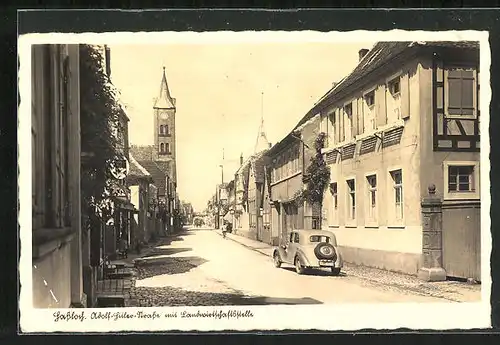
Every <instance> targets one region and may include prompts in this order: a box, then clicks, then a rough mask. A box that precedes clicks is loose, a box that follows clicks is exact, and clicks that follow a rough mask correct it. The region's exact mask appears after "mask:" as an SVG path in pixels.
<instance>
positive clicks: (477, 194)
mask: <svg viewBox="0 0 500 345" xmlns="http://www.w3.org/2000/svg"><path fill="white" fill-rule="evenodd" d="M454 166H458V167H460V166H472V167H473V171H472V173H473V178H472V179H473V181H472V183H473V184H474V186H473V187H474V190H473V191H458V192H449V191H448V183H449V175H448V174H449V168H450V167H454ZM480 176H481V172H480V162H479V161H444V162H443V199H444V200H480V199H481V191H480Z"/></svg>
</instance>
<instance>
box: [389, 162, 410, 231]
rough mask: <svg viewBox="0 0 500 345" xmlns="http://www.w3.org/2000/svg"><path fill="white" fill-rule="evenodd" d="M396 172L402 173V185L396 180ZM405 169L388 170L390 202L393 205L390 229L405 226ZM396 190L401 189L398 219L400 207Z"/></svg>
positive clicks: (393, 168)
mask: <svg viewBox="0 0 500 345" xmlns="http://www.w3.org/2000/svg"><path fill="white" fill-rule="evenodd" d="M396 172H400V174H401V183H400V184H397V183H396V182H395V180H394V174H395V173H396ZM403 173H404V169H403V168H402V167H391V168H389V169H388V176H387V177H388V179H389V183H387V187H388V202H389V204H390V205H391V208H390V210H391V211H390V212H389V224H390V225H389V227H391V226H393V227H400V226H404V221H405V214H406V212H405V191H404V187H405V183H404V175H403ZM396 189H400V191H401V192H400V194H401V196H400V204H401V205H400V212H399V216H400V217H398V207H397V202H396Z"/></svg>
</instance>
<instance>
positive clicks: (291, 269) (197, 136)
mask: <svg viewBox="0 0 500 345" xmlns="http://www.w3.org/2000/svg"><path fill="white" fill-rule="evenodd" d="M19 59H20V70H19V88H20V108H19V191H20V197H19V199H20V200H19V202H20V213H19V222H20V240H21V247H20V248H21V249H20V250H21V253H20V266H19V271H20V283H21V290H20V300H19V306H20V326H21V330H22V331H23V332H55V331H62V332H113V331H117V332H118V331H166V330H168V331H171V330H174V331H222V330H227V331H230V330H237V331H242V330H245V331H251V330H330V331H335V330H349V331H351V330H360V329H396V328H409V329H416V330H418V329H434V330H443V329H471V328H484V327H490V285H491V278H490V259H489V256H490V252H491V235H490V218H489V210H490V192H489V189H490V179H489V170H490V167H489V159H488V156H489V141H488V135H487V133H488V126H489V116H490V114H489V103H490V97H491V90H490V82H489V79H490V74H489V73H490V72H489V71H490V63H491V61H490V48H489V44H488V33H487V32H478V31H448V32H424V31H400V30H395V31H388V32H375V31H373V32H370V31H354V32H328V33H321V32H312V31H301V32H299V31H297V32H250V31H249V32H204V33H195V32H161V33H159V32H157V33H146V32H143V33H106V34H93V33H88V34H63V33H53V34H29V35H23V36H20V38H19ZM485 133H486V135H481V134H485Z"/></svg>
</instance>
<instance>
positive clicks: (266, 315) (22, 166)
mask: <svg viewBox="0 0 500 345" xmlns="http://www.w3.org/2000/svg"><path fill="white" fill-rule="evenodd" d="M397 40H405V41H458V40H474V41H480V68H481V81H480V83H481V95H480V97H481V98H480V101H481V109H483V114H484V115H483V116H482V117H481V133H482V136H481V194H482V195H481V204H482V205H481V248H482V250H481V276H482V277H483V279H482V285H481V297H482V298H481V302H479V303H429V304H421V303H420V304H417V303H403V304H399V303H394V304H392V303H385V304H382V303H379V304H335V305H295V306H252V307H247V306H234V307H231V306H225V307H171V308H170V307H165V308H106V309H64V310H63V309H56V310H51V309H34V308H32V292H31V286H32V277H31V274H32V268H31V266H32V262H31V255H32V248H31V228H32V223H31V209H32V207H31V139H30V128H31V116H30V115H29V114H30V111H31V108H30V104H31V99H30V93H31V92H30V91H31V85H30V75H31V63H30V54H31V50H30V46H31V45H32V44H58V43H59V44H71V43H73V44H77V43H92V44H104V43H105V44H120V43H124V44H125V43H126V44H176V43H177V44H180V43H182V44H228V43H248V44H251V43H264V42H268V43H276V42H289V43H291V42H298V41H300V42H313V41H314V42H332V43H341V42H354V41H363V42H364V41H397ZM18 48H19V61H20V69H19V92H20V107H19V117H18V118H19V127H18V135H19V139H18V149H19V150H18V152H19V155H18V162H19V163H18V164H19V171H18V173H19V175H18V176H19V184H18V190H19V225H20V234H19V235H20V242H21V246H20V254H21V256H20V262H19V274H20V283H21V290H20V299H19V308H20V326H21V330H22V331H23V332H53V331H62V332H110V331H166V330H180V331H220V330H240V331H245V330H247V331H248V330H285V329H289V330H301V329H302V330H305V329H317V330H358V329H396V328H410V329H436V330H444V329H471V328H484V327H490V323H491V320H490V310H491V308H490V291H491V277H490V254H491V233H490V225H491V224H490V217H489V213H490V205H491V196H490V190H489V189H490V176H489V174H490V162H489V147H490V143H489V135H488V132H489V131H488V129H489V111H488V112H487V111H486V109H488V110H489V103H490V100H491V88H490V83H489V80H490V64H491V57H490V56H491V53H490V47H489V42H488V32H485V31H482V32H480V31H440V32H426V31H405V30H391V31H385V32H381V31H364V30H358V31H351V32H329V33H322V32H315V31H296V32H286V31H276V32H269V31H258V32H256V31H245V32H230V31H224V32H203V33H196V32H154V33H146V32H140V33H129V32H122V33H81V34H72V33H49V34H26V35H22V36H20V37H19V41H18ZM485 115H488V116H485ZM28 168H29V169H28ZM139 310H142V311H143V312H144V313H153V311H155V312H156V313H158V314H160V315H163V314H165V313H175V312H177V315H178V317H176V318H165V317H160V318H157V319H155V320H151V319H137V318H135V319H119V320H117V321H106V320H102V319H94V320H93V319H92V313H94V312H100V313H103V312H110V313H111V314H109V315H111V316H110V317H111V318H112V315H117V314H114V313H124V312H125V313H129V314H134V313H136V312H137V311H139ZM247 310H250V311H251V313H252V314H253V317H239V318H238V317H236V316H234V317H228V315H229V314H231V313H229V314H228V313H227V312H228V311H241V312H242V313H245V312H246V311H247ZM197 311H200V313H203V312H215V316H213V317H207V316H205V317H196V318H182V317H180V315H181V313H182V312H185V313H186V312H187V313H197ZM220 311H223V312H224V313H226V314H220V313H219V312H220ZM58 312H59V313H62V314H59V315H67V314H65V313H68V312H69V313H75V314H74V315H75V316H78V315H80V314H81V313H84V316H85V317H86V319H85V321H83V322H82V321H80V320H79V319H78V318H76V319H73V320H70V321H58V322H56V321H55V316H54V315H55V313H58ZM218 313H219V314H218ZM247 314H248V313H247ZM94 315H95V314H94ZM234 315H236V314H234ZM218 317H221V318H218ZM139 320H143V321H139ZM103 321H104V322H103Z"/></svg>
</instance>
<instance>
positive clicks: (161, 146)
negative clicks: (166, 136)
mask: <svg viewBox="0 0 500 345" xmlns="http://www.w3.org/2000/svg"><path fill="white" fill-rule="evenodd" d="M160 152H165V144H164V143H161V144H160Z"/></svg>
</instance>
